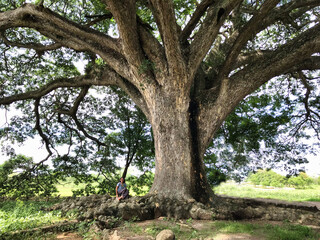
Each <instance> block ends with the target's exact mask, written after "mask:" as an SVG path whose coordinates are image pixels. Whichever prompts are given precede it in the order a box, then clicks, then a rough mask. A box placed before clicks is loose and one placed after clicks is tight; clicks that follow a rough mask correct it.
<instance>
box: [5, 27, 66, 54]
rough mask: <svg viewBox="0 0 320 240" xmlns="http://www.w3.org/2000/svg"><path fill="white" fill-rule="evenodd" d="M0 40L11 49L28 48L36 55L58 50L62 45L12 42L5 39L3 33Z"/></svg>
mask: <svg viewBox="0 0 320 240" xmlns="http://www.w3.org/2000/svg"><path fill="white" fill-rule="evenodd" d="M0 38H1V39H2V40H3V42H4V43H5V44H6V45H8V46H12V47H19V48H28V49H34V50H35V51H36V52H37V53H43V52H45V51H52V50H56V49H58V48H61V47H62V45H61V44H60V43H53V44H50V45H43V44H39V43H30V44H27V43H19V42H12V41H9V40H8V39H7V37H6V36H5V33H4V32H1V33H0Z"/></svg>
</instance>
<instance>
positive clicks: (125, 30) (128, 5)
mask: <svg viewBox="0 0 320 240" xmlns="http://www.w3.org/2000/svg"><path fill="white" fill-rule="evenodd" d="M107 3H108V7H109V9H110V11H111V12H112V15H113V16H114V18H115V20H116V22H117V26H118V29H119V32H120V37H121V40H122V50H123V52H124V55H125V57H126V59H127V61H128V62H129V64H131V65H132V66H135V68H136V69H139V67H140V65H141V63H142V61H143V59H144V57H143V52H142V50H141V47H140V43H139V36H138V26H137V18H136V8H135V0H109V1H107Z"/></svg>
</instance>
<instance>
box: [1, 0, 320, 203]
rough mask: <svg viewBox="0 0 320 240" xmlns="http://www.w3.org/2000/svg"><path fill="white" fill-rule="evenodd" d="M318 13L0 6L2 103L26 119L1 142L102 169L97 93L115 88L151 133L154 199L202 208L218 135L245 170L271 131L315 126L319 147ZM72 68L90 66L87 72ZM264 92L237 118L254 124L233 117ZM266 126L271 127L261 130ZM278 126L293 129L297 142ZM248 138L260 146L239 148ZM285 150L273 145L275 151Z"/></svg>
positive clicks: (300, 4)
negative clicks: (35, 146) (39, 147)
mask: <svg viewBox="0 0 320 240" xmlns="http://www.w3.org/2000/svg"><path fill="white" fill-rule="evenodd" d="M319 6H320V3H319V1H318V0H304V1H302V0H291V1H290V0H265V1H255V0H252V1H251V0H231V1H230V0H218V1H214V0H203V1H197V0H188V1H179V0H172V1H158V0H150V1H144V0H141V1H140V0H130V1H124V0H105V1H98V0H93V1H76V0H75V1H50V0H45V1H35V2H34V3H25V2H24V1H2V2H1V5H0V33H1V35H0V37H1V42H0V48H1V56H0V58H1V63H0V85H1V89H0V105H1V107H2V108H6V107H7V106H8V105H13V106H14V107H15V108H18V109H21V112H22V114H23V115H22V116H17V117H16V118H15V119H13V121H12V123H11V125H10V126H8V127H6V128H3V129H2V130H1V136H2V138H4V139H7V140H12V141H20V142H23V141H24V140H25V139H26V137H33V136H35V135H36V134H38V135H40V137H41V138H42V140H43V142H44V144H45V146H46V149H47V151H48V156H47V157H46V158H45V159H44V160H43V162H45V161H46V160H48V159H50V158H61V154H60V153H59V152H58V151H57V150H56V146H57V145H61V144H66V143H68V144H70V153H71V152H73V156H71V158H73V159H74V161H75V162H77V161H79V159H80V158H83V159H86V161H87V160H88V159H90V158H91V159H93V158H96V157H100V158H101V159H103V158H104V157H105V156H107V152H108V147H109V146H110V143H109V142H108V139H107V138H106V136H108V133H107V132H106V131H105V130H104V129H102V128H99V127H98V126H99V125H101V124H102V123H105V122H106V121H108V119H107V117H106V114H107V113H106V111H105V110H106V105H108V102H107V101H103V100H102V101H100V100H101V99H100V100H99V97H94V95H95V94H94V93H95V92H96V91H101V94H102V95H103V94H104V91H105V90H101V89H104V87H105V86H109V85H112V86H117V87H120V88H121V89H122V90H123V91H124V92H125V93H126V94H127V95H128V96H129V97H130V98H131V99H132V100H133V101H134V102H135V104H136V105H137V106H138V107H139V108H140V110H141V111H142V112H143V113H144V115H145V116H146V118H147V119H148V121H149V122H150V124H151V126H152V133H153V137H154V147H155V148H154V149H155V150H154V151H155V160H156V165H155V167H156V170H155V171H156V172H155V179H154V183H153V186H152V188H151V192H153V193H161V194H164V195H168V194H170V193H171V192H172V191H177V190H178V191H179V193H178V195H182V196H186V197H193V198H195V199H196V200H199V201H206V200H208V199H209V198H210V196H212V194H211V193H212V191H211V190H210V188H209V187H208V181H207V178H206V177H205V169H204V154H205V152H206V151H207V148H208V146H209V144H210V143H211V142H212V138H213V136H217V137H218V138H219V134H220V136H222V135H223V133H228V132H229V133H230V134H227V135H228V137H227V138H225V141H226V142H225V144H224V145H225V146H226V147H227V146H228V144H229V143H232V144H231V145H233V146H232V147H234V148H236V149H237V152H239V153H241V154H236V157H235V159H239V160H241V159H243V155H244V153H245V152H248V151H250V150H251V149H259V146H260V144H263V145H265V146H266V149H268V148H271V147H273V146H272V144H274V143H275V141H270V142H268V139H266V138H262V137H261V136H266V135H270V136H275V135H277V134H276V131H277V132H280V133H281V132H282V133H283V135H282V136H287V137H290V138H301V137H306V136H307V135H306V134H309V133H306V131H303V130H305V129H307V128H309V129H311V130H312V129H313V130H314V132H313V133H314V134H315V135H316V136H317V137H318V138H319V134H318V129H320V128H319V122H320V115H319V107H320V105H319V96H318V93H319V90H318V89H317V86H318V82H319V66H320V56H319V52H320V34H319V32H320V31H319V30H320V25H319ZM77 61H82V62H83V63H84V64H85V65H86V66H85V71H84V72H83V73H81V72H79V71H78V70H77V68H76V67H75V62H77ZM271 80H272V81H271ZM268 82H269V85H265V84H266V83H268ZM264 85H265V86H266V87H269V86H272V89H273V90H276V93H271V92H270V91H269V92H266V94H260V95H262V96H260V97H261V99H262V100H263V99H264V100H263V101H256V100H255V98H254V97H252V98H247V101H249V102H250V101H251V105H242V106H243V108H246V109H242V110H238V111H240V112H243V114H244V115H247V116H248V117H246V118H242V119H241V116H240V118H239V115H238V117H237V118H234V119H232V114H231V113H234V110H235V108H236V106H238V105H239V103H240V102H241V101H242V100H243V99H244V98H246V97H247V96H248V95H250V94H254V93H255V92H256V91H257V89H259V88H260V87H261V86H264ZM258 95H259V94H258ZM269 102H272V103H273V104H272V106H271V105H269V106H270V107H266V108H264V109H266V110H265V112H261V111H259V109H261V107H262V106H266V105H267V104H265V103H269ZM239 109H240V108H239ZM236 111H237V110H236ZM238 113H239V112H238ZM228 116H229V121H226V122H225V120H226V119H227V117H228ZM233 116H235V115H233ZM253 121H254V122H253ZM224 122H225V123H224ZM259 122H260V123H263V122H269V123H270V125H269V127H268V128H266V129H264V130H263V129H262V128H259V127H258V126H259V124H256V123H259ZM280 122H283V123H289V125H291V126H292V127H293V128H292V129H293V130H292V131H291V132H290V134H287V135H286V134H285V129H284V128H283V127H281V125H279V124H278V123H280ZM221 126H222V128H221ZM220 129H222V130H221V132H219V130H220ZM286 129H288V128H286ZM233 133H237V134H236V135H237V137H238V138H237V141H233V140H232V138H234V136H233ZM248 133H249V134H250V136H255V137H253V138H251V139H245V138H239V136H240V135H242V136H245V135H247V134H248ZM221 134H222V135H221ZM227 135H225V136H227ZM309 135H310V134H309ZM278 136H279V134H278ZM269 139H271V137H270V138H269ZM216 145H217V144H216ZM288 146H289V145H288V144H286V145H281V144H277V147H278V149H277V151H278V150H282V151H283V150H284V149H285V148H288ZM298 149H300V150H301V149H303V147H302V148H301V147H300V148H298ZM287 150H288V149H287ZM297 152H299V151H297ZM275 153H276V152H275ZM292 154H294V152H293V153H292ZM261 155H263V154H261ZM275 155H276V154H275ZM293 159H294V158H293ZM40 164H41V163H40ZM168 179H170V180H169V181H170V184H169V187H167V186H165V185H164V183H165V182H166V181H168Z"/></svg>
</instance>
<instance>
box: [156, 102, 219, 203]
mask: <svg viewBox="0 0 320 240" xmlns="http://www.w3.org/2000/svg"><path fill="white" fill-rule="evenodd" d="M195 109H196V106H195V104H194V103H193V104H190V100H189V99H182V98H179V97H177V96H172V97H170V98H162V99H161V100H158V101H157V102H156V107H155V108H154V112H153V118H152V128H153V132H154V139H155V151H156V169H155V178H154V183H153V186H152V188H151V193H156V194H161V195H165V196H167V197H177V198H189V199H190V198H193V199H195V200H197V201H200V202H203V203H207V202H208V201H212V197H213V196H214V195H213V191H212V190H211V188H210V186H209V185H208V183H207V179H206V175H205V172H204V165H203V161H202V159H203V158H202V156H200V154H199V150H198V149H199V146H198V140H197V139H198V136H197V126H196V120H195V115H196V114H197V112H196V110H195Z"/></svg>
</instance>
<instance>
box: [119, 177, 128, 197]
mask: <svg viewBox="0 0 320 240" xmlns="http://www.w3.org/2000/svg"><path fill="white" fill-rule="evenodd" d="M116 196H117V199H118V200H119V201H120V200H121V199H126V198H128V197H129V190H128V189H127V184H126V181H125V180H124V178H123V177H122V178H120V182H118V184H117V186H116Z"/></svg>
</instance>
